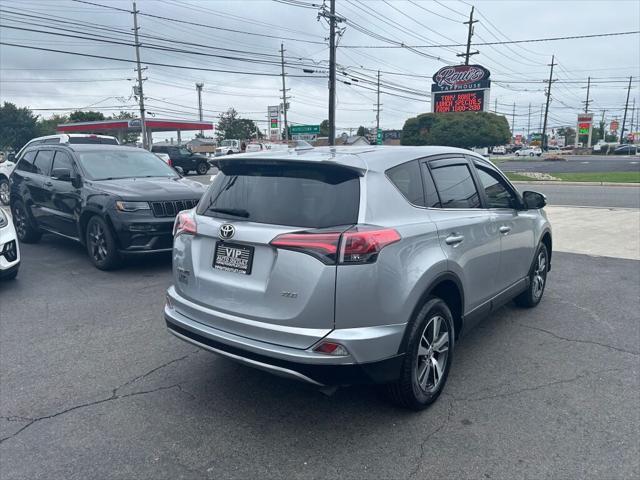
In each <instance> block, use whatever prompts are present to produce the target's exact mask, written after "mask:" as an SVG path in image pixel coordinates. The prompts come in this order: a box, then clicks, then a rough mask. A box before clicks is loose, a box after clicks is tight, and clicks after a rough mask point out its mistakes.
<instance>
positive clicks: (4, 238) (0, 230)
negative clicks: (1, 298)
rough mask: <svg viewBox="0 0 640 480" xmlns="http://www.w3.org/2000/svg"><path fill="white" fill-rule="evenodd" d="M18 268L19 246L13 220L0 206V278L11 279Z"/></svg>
mask: <svg viewBox="0 0 640 480" xmlns="http://www.w3.org/2000/svg"><path fill="white" fill-rule="evenodd" d="M19 268H20V247H19V246H18V239H17V237H16V229H15V228H14V226H13V221H12V220H11V218H10V217H9V215H8V214H7V212H5V211H4V210H3V209H2V208H0V279H2V280H5V279H6V280H12V279H14V278H16V275H18V269H19Z"/></svg>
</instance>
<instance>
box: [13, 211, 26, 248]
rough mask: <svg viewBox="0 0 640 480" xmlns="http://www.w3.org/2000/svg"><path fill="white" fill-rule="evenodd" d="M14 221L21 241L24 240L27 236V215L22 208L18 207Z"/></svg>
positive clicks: (14, 214) (14, 213)
mask: <svg viewBox="0 0 640 480" xmlns="http://www.w3.org/2000/svg"><path fill="white" fill-rule="evenodd" d="M13 220H14V225H15V227H16V233H17V234H18V238H19V239H20V240H22V239H24V237H26V235H27V215H26V214H25V213H24V210H23V209H22V206H17V207H16V208H15V209H14V212H13Z"/></svg>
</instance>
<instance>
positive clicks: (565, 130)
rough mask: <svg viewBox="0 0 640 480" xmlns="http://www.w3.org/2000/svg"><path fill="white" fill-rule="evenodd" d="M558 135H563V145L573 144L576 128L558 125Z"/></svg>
mask: <svg viewBox="0 0 640 480" xmlns="http://www.w3.org/2000/svg"><path fill="white" fill-rule="evenodd" d="M557 133H558V135H560V136H561V137H564V144H565V145H574V144H575V143H576V129H575V128H571V127H560V128H558V130H557Z"/></svg>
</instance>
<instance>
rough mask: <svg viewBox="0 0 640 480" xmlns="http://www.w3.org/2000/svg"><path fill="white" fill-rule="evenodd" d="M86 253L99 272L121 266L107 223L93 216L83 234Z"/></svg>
mask: <svg viewBox="0 0 640 480" xmlns="http://www.w3.org/2000/svg"><path fill="white" fill-rule="evenodd" d="M85 241H86V245H87V253H88V254H89V258H90V259H91V262H92V263H93V264H94V265H95V267H96V268H98V269H100V270H114V269H116V268H118V267H119V266H120V265H121V264H122V258H121V257H120V254H119V253H118V247H117V244H116V240H115V236H114V234H113V232H112V231H111V228H110V227H109V225H107V222H105V221H104V220H103V219H102V218H100V217H99V216H97V215H95V216H93V217H91V218H90V219H89V223H87V231H86V233H85Z"/></svg>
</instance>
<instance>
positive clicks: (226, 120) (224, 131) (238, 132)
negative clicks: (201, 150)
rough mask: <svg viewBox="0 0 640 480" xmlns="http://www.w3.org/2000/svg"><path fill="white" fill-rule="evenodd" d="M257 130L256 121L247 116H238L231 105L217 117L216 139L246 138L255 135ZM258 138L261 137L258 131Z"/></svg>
mask: <svg viewBox="0 0 640 480" xmlns="http://www.w3.org/2000/svg"><path fill="white" fill-rule="evenodd" d="M257 130H258V128H257V126H256V123H255V122H254V121H253V120H249V119H248V118H240V117H238V112H236V110H235V109H234V108H233V107H231V108H230V109H229V110H227V111H226V112H224V113H221V114H220V116H219V117H218V129H217V132H216V135H217V137H218V140H225V139H238V140H246V139H249V138H251V137H255V136H256V131H257ZM258 138H262V132H260V131H258Z"/></svg>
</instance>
